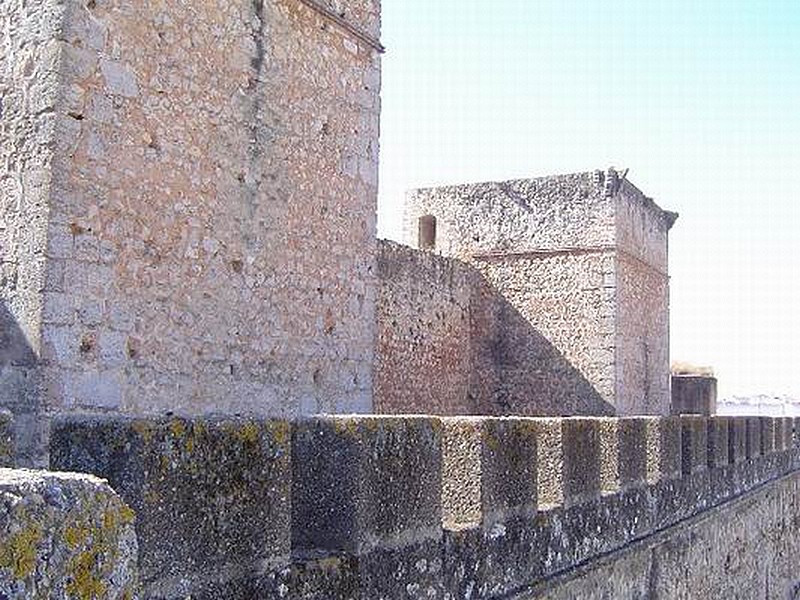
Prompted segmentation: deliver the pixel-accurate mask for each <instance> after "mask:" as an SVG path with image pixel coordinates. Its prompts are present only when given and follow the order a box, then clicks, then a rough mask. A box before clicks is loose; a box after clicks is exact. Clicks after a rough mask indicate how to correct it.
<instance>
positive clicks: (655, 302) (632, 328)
mask: <svg viewBox="0 0 800 600" xmlns="http://www.w3.org/2000/svg"><path fill="white" fill-rule="evenodd" d="M610 176H611V177H613V173H612V174H611V175H610ZM606 177H609V175H606ZM607 183H608V182H607ZM618 185H619V193H618V194H617V195H616V224H617V228H616V257H615V258H616V264H615V281H614V283H615V287H616V291H617V298H616V303H617V307H616V310H617V312H616V327H617V329H616V357H615V360H616V367H617V376H616V394H615V402H614V404H615V406H616V407H617V411H618V412H619V413H620V414H669V402H670V373H669V275H668V261H667V231H668V230H669V228H670V227H671V226H672V223H673V220H674V218H675V216H674V215H672V214H669V213H664V212H663V211H661V209H660V208H658V206H656V204H655V203H654V202H653V201H652V200H651V199H650V198H647V197H646V196H645V195H644V194H643V193H642V192H641V191H639V190H638V189H637V188H636V187H635V186H634V185H633V184H631V183H630V182H628V181H627V180H625V181H622V182H620V183H619V184H618Z"/></svg>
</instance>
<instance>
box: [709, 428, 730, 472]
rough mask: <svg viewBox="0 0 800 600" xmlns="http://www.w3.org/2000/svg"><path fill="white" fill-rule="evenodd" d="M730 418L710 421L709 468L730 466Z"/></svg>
mask: <svg viewBox="0 0 800 600" xmlns="http://www.w3.org/2000/svg"><path fill="white" fill-rule="evenodd" d="M730 426H731V418H730V417H711V418H709V419H708V433H707V436H708V437H707V439H708V456H707V458H708V466H709V468H719V467H725V466H727V465H728V455H729V453H730Z"/></svg>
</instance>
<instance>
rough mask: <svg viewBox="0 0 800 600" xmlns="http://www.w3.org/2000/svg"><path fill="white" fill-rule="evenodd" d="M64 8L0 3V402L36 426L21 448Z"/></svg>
mask: <svg viewBox="0 0 800 600" xmlns="http://www.w3.org/2000/svg"><path fill="white" fill-rule="evenodd" d="M64 10H65V8H64V6H63V5H62V4H61V3H57V2H24V1H23V0H8V1H4V2H3V4H2V8H0V31H2V32H3V35H2V42H0V98H1V99H2V100H0V406H2V407H6V408H9V409H12V410H13V411H14V412H15V413H16V414H20V415H21V416H20V418H19V419H17V421H16V425H17V426H23V425H27V424H30V425H31V427H30V428H29V429H28V433H29V435H28V436H24V435H20V436H18V437H19V442H20V444H21V445H22V446H24V445H25V442H26V441H27V440H28V439H30V440H31V442H32V443H34V444H39V445H40V439H39V438H40V432H39V431H38V429H39V427H38V426H37V425H38V423H37V420H36V419H34V418H32V417H31V415H34V414H36V413H37V412H38V411H39V410H40V409H41V405H42V404H43V402H44V399H43V387H42V381H41V377H40V373H39V371H38V370H37V369H36V368H35V366H36V362H37V357H38V355H39V352H40V350H41V341H42V336H41V325H42V319H43V316H44V315H45V314H46V313H43V295H42V293H41V290H42V289H47V288H48V287H49V286H50V285H51V284H52V277H51V275H52V273H51V272H50V271H49V270H48V269H47V268H46V259H45V256H46V250H47V226H48V199H49V197H50V195H51V193H52V183H51V177H50V174H51V172H52V168H53V160H54V158H53V154H54V153H53V150H54V146H53V144H52V143H51V142H52V140H53V139H54V136H55V134H54V131H55V129H56V122H57V119H56V115H55V114H54V107H55V105H56V103H57V102H58V98H59V96H60V94H61V91H60V87H59V75H58V73H59V68H60V61H61V54H60V47H61V45H60V43H59V42H57V41H56V40H57V37H58V33H59V31H60V26H61V22H62V20H63V16H64ZM56 310H57V307H55V306H54V307H52V308H51V312H54V311H56ZM29 454H31V453H29V452H27V451H26V449H25V448H24V447H23V448H22V456H20V460H19V462H20V463H25V464H32V463H33V462H34V461H33V459H32V457H31V456H29Z"/></svg>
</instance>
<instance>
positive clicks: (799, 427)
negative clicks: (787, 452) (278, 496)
mask: <svg viewBox="0 0 800 600" xmlns="http://www.w3.org/2000/svg"><path fill="white" fill-rule="evenodd" d="M794 447H795V448H800V417H795V419H794Z"/></svg>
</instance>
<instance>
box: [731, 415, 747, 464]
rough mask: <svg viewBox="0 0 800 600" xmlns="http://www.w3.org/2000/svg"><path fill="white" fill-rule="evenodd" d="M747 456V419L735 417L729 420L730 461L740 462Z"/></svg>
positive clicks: (732, 462) (733, 462)
mask: <svg viewBox="0 0 800 600" xmlns="http://www.w3.org/2000/svg"><path fill="white" fill-rule="evenodd" d="M746 458H747V419H746V418H743V417H733V418H731V419H730V420H729V421H728V462H729V463H730V464H732V465H733V464H739V463H741V462H743V461H744V460H745V459H746Z"/></svg>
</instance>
